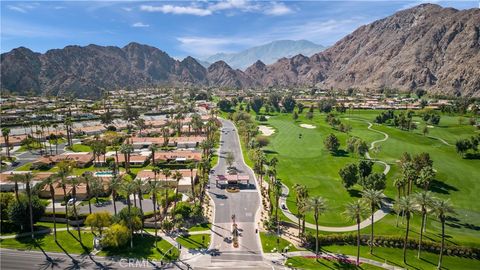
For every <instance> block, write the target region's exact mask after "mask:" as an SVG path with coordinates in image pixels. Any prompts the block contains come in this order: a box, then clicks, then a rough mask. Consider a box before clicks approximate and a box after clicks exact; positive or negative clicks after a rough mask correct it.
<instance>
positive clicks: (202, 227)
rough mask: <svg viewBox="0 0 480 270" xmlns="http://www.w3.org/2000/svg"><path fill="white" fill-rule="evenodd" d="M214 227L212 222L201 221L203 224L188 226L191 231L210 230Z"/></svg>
mask: <svg viewBox="0 0 480 270" xmlns="http://www.w3.org/2000/svg"><path fill="white" fill-rule="evenodd" d="M211 229H212V224H211V223H201V224H196V225H195V226H192V227H190V228H188V231H189V232H200V231H209V230H211Z"/></svg>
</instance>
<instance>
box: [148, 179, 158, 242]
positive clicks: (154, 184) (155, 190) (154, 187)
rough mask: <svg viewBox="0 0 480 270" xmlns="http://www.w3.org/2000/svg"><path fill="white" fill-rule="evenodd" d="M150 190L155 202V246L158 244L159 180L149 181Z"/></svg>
mask: <svg viewBox="0 0 480 270" xmlns="http://www.w3.org/2000/svg"><path fill="white" fill-rule="evenodd" d="M148 191H149V192H150V194H151V196H152V197H151V198H152V204H153V219H154V222H155V247H156V246H157V236H158V226H157V219H158V218H157V194H158V193H160V185H159V184H158V182H157V181H154V182H152V181H148Z"/></svg>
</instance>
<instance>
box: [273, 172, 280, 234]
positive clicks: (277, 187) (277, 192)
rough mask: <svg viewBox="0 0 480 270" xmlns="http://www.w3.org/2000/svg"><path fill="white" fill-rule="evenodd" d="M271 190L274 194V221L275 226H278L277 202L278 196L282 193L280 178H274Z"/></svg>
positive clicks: (278, 200)
mask: <svg viewBox="0 0 480 270" xmlns="http://www.w3.org/2000/svg"><path fill="white" fill-rule="evenodd" d="M273 192H274V196H275V221H276V222H277V227H278V226H279V222H278V208H279V205H278V204H279V202H280V196H281V195H282V183H281V182H280V180H276V181H275V184H274V187H273Z"/></svg>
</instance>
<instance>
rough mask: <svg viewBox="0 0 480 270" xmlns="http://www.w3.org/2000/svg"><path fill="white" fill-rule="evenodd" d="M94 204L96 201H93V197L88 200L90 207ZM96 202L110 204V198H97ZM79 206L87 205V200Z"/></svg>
mask: <svg viewBox="0 0 480 270" xmlns="http://www.w3.org/2000/svg"><path fill="white" fill-rule="evenodd" d="M96 202H97V200H96V199H95V197H92V198H90V203H91V204H92V206H93V205H95V203H96ZM98 202H99V203H106V202H111V198H110V197H98ZM80 205H81V206H84V205H88V200H86V201H82V202H81V203H80Z"/></svg>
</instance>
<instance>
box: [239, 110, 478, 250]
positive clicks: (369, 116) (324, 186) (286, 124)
mask: <svg viewBox="0 0 480 270" xmlns="http://www.w3.org/2000/svg"><path fill="white" fill-rule="evenodd" d="M379 113H380V111H374V110H355V111H351V112H350V111H348V112H347V113H345V114H342V115H339V117H340V118H341V119H342V122H344V123H348V124H350V125H351V126H352V131H351V135H353V136H358V137H360V138H362V139H363V140H365V141H366V142H367V143H368V144H370V143H371V142H372V141H375V140H379V139H382V138H383V137H384V136H383V135H382V134H379V133H377V132H374V131H371V130H368V129H367V126H368V125H367V123H366V122H365V121H370V122H373V119H374V118H375V116H376V115H378V114H379ZM414 121H417V122H419V124H418V126H419V128H418V129H417V130H414V131H410V132H408V131H402V130H399V129H397V128H394V127H388V126H385V125H374V126H373V128H374V129H376V130H379V131H383V132H386V133H387V134H389V136H390V138H389V139H388V140H387V141H385V142H380V143H378V145H380V146H381V151H380V152H379V153H378V154H374V153H371V156H372V157H373V158H377V159H380V160H383V161H385V162H387V163H389V164H390V165H391V171H390V172H389V173H388V175H387V188H386V190H385V194H386V195H387V196H388V197H390V198H395V196H396V190H395V189H394V187H393V184H392V183H393V180H394V179H395V178H397V177H399V176H400V168H399V165H398V163H397V160H398V159H399V158H400V156H401V155H402V153H403V152H409V153H411V154H418V153H421V152H428V153H430V156H431V158H432V159H433V161H434V168H435V169H436V170H437V176H436V179H437V180H438V181H436V182H434V183H433V185H432V188H431V190H432V192H433V193H434V195H435V196H436V197H439V198H444V199H446V198H449V199H451V202H452V204H453V206H454V207H455V210H456V213H457V214H456V215H455V219H454V220H452V221H450V222H447V228H446V229H447V234H448V237H449V238H448V241H449V242H450V243H449V244H456V245H469V246H476V247H478V246H480V237H479V235H478V227H479V226H480V204H478V203H472V202H475V201H477V199H476V194H480V186H479V185H477V184H476V179H480V170H479V169H478V160H467V159H462V157H461V156H460V155H458V154H457V153H456V151H455V147H454V146H448V145H445V144H444V143H442V142H441V141H439V140H438V139H434V138H431V137H429V136H435V137H440V138H443V139H444V140H446V141H447V142H449V143H450V144H454V143H455V140H457V139H458V138H464V137H469V136H472V135H473V134H475V133H476V132H478V131H475V129H474V127H472V126H470V125H468V124H467V123H465V124H463V125H460V124H459V123H458V116H449V115H442V118H441V121H440V125H438V126H435V127H433V128H429V131H430V133H429V134H428V135H427V136H423V134H421V130H422V128H423V126H424V125H425V124H424V123H423V120H421V119H420V118H419V117H414ZM301 123H306V124H311V125H314V126H316V128H315V129H305V128H302V127H300V124H301ZM262 124H267V125H269V126H272V127H274V128H275V130H276V133H275V134H273V135H272V136H271V137H269V138H270V144H269V145H268V146H267V147H265V149H264V150H265V151H266V153H267V155H268V158H272V157H273V156H276V157H277V158H278V160H279V162H278V164H277V176H278V179H280V180H281V181H282V182H283V183H285V184H286V185H287V186H289V187H290V189H291V192H290V195H289V197H288V199H287V205H288V207H289V209H290V210H291V211H292V212H293V213H296V211H297V210H296V205H295V194H294V191H293V190H292V186H293V185H294V184H295V183H301V184H304V185H306V186H307V188H308V191H309V195H310V196H322V197H324V198H326V199H327V203H328V210H327V211H326V212H325V213H324V214H323V215H321V216H320V219H319V223H320V224H321V225H325V226H345V225H352V222H351V221H349V220H347V219H346V218H345V217H344V216H343V215H342V212H343V211H344V207H345V204H346V203H348V202H350V201H353V200H356V199H358V198H359V191H360V190H361V187H360V186H358V185H356V186H354V187H353V189H352V190H351V191H350V192H348V191H347V190H346V189H345V188H344V187H343V185H342V183H341V180H340V177H339V175H338V171H339V169H340V168H341V167H343V166H345V165H346V164H347V163H352V162H355V163H356V162H358V161H359V159H360V158H359V157H358V156H356V155H351V154H346V155H343V156H332V155H331V154H330V153H329V152H327V151H326V150H325V149H324V147H323V140H324V138H325V137H326V136H327V135H328V134H330V133H334V134H335V135H336V136H338V138H339V140H340V143H341V149H344V148H345V145H346V139H347V137H348V135H347V134H345V133H340V132H337V131H335V130H333V129H332V128H331V127H330V126H329V125H328V124H327V123H326V122H325V114H320V113H318V112H315V116H314V118H313V119H312V120H307V119H305V118H304V115H301V116H300V118H299V119H298V121H295V122H294V121H293V119H292V117H291V114H276V115H273V116H272V117H271V118H270V119H268V121H266V122H263V123H262ZM299 134H302V138H299ZM242 150H244V149H242ZM244 156H246V153H245V152H244ZM246 162H247V163H249V160H248V158H246ZM383 169H384V168H383V166H381V165H379V164H375V166H374V171H377V172H380V171H383ZM415 189H416V188H415ZM307 221H308V222H310V223H314V219H313V214H312V213H309V214H308V215H307ZM395 223H396V217H395V215H388V216H387V217H385V218H384V219H382V220H381V221H379V222H378V223H376V224H375V231H376V233H377V234H379V235H399V234H403V231H404V229H403V225H401V226H400V228H397V227H395ZM419 226H420V220H419V218H418V217H417V216H414V217H413V219H412V223H411V227H412V230H413V234H412V235H414V236H412V237H418V235H417V234H416V232H415V230H417V228H418V227H419ZM368 230H369V228H368V227H367V228H365V229H364V230H363V232H364V233H367V231H368ZM439 231H440V224H439V223H438V222H437V221H436V220H435V219H434V218H433V217H430V218H429V219H428V224H427V232H426V239H429V240H432V241H438V240H439Z"/></svg>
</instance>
